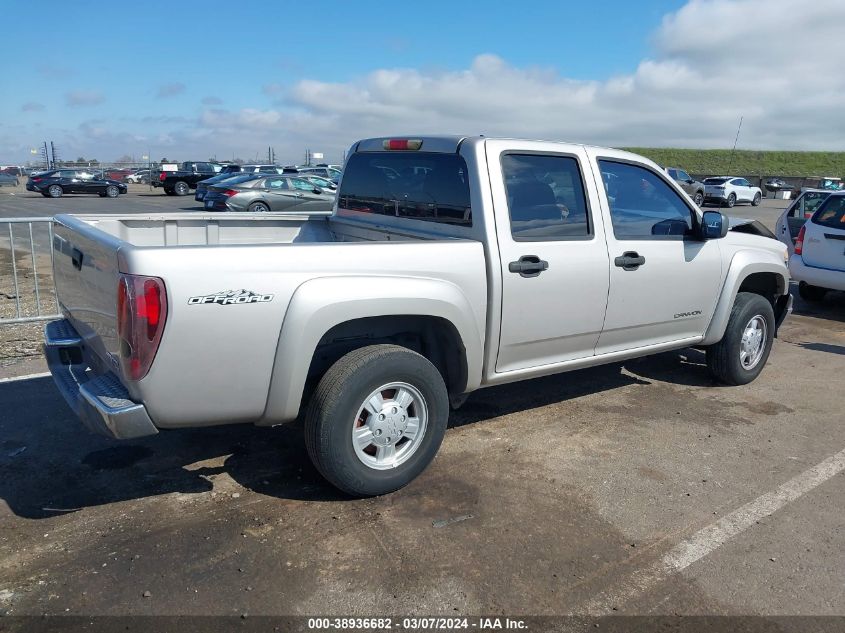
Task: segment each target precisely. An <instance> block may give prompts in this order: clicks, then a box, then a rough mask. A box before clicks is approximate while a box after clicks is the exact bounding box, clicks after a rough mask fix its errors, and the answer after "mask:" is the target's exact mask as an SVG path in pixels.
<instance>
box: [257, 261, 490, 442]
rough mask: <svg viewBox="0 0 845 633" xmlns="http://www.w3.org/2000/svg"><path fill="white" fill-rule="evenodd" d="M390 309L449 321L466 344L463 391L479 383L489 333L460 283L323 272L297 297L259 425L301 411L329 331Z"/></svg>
mask: <svg viewBox="0 0 845 633" xmlns="http://www.w3.org/2000/svg"><path fill="white" fill-rule="evenodd" d="M485 308H486V306H485ZM390 315H419V316H435V317H440V318H442V319H445V320H447V321H449V322H450V323H451V324H452V325H453V326H454V327H455V329H456V330H457V332H458V335H459V336H460V337H461V340H462V342H463V345H464V348H465V349H466V355H467V358H466V362H467V384H466V386H465V388H464V390H463V391H471V390H474V389H476V388H477V387H478V386H479V384H480V383H481V363H482V359H483V356H484V338H483V335H482V334H481V333H480V332H479V327H478V324H477V321H476V319H475V310H473V308H472V306H471V305H470V303H469V301H468V300H467V298H466V296H465V295H464V293H463V292H462V291H461V289H460V288H459V287H458V286H456V285H455V284H452V283H450V282H447V281H442V280H436V279H423V278H417V277H397V276H387V275H386V276H379V277H374V276H366V277H354V276H352V277H321V278H317V279H312V280H310V281H307V282H305V283H303V284H302V285H301V286H299V287H298V288H297V289H296V291H295V292H294V294H293V296H292V297H291V301H290V304H289V305H288V309H287V313H286V314H285V318H284V321H283V323H282V330H281V333H280V335H279V342H278V345H277V347H276V358H275V361H274V363H273V374H272V378H271V380H270V389H269V393H268V395H267V405H266V407H265V410H264V415H263V416H262V418H261V420H260V421H259V422H258V425H259V426H269V425H273V424H280V423H282V422H289V421H291V420H293V419H295V418H296V416H297V415H298V414H299V409H300V406H301V404H302V394H303V391H304V388H305V381H306V378H307V375H308V368H309V366H310V365H311V359H312V357H313V356H314V350H316V349H317V344H318V343H319V342H320V339H321V338H322V337H323V335H324V334H325V333H326V332H328V331H329V330H330V329H331V328H333V327H334V326H336V325H339V324H341V323H344V322H346V321H353V320H355V319H362V318H367V317H376V316H390ZM482 318H483V316H482Z"/></svg>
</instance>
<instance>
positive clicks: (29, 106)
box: [21, 101, 44, 112]
mask: <svg viewBox="0 0 845 633" xmlns="http://www.w3.org/2000/svg"><path fill="white" fill-rule="evenodd" d="M43 110H44V104H43V103H38V102H36V101H27V102H26V103H24V104H23V105H22V106H21V112H41V111H43Z"/></svg>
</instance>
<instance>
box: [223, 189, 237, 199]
mask: <svg viewBox="0 0 845 633" xmlns="http://www.w3.org/2000/svg"><path fill="white" fill-rule="evenodd" d="M239 193H240V191H235V190H234V189H226V191H224V192H223V195H224V196H226V197H227V198H231V197H232V196H236V195H238V194H239Z"/></svg>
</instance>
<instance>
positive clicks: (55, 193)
mask: <svg viewBox="0 0 845 633" xmlns="http://www.w3.org/2000/svg"><path fill="white" fill-rule="evenodd" d="M63 193H64V190H63V189H62V188H61V187H60V186H59V185H50V186H49V187H48V188H47V195H48V196H50V197H51V198H61V197H62V194H63Z"/></svg>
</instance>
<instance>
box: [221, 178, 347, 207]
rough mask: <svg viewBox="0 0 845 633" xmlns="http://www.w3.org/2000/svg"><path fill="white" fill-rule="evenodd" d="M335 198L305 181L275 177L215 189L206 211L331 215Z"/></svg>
mask: <svg viewBox="0 0 845 633" xmlns="http://www.w3.org/2000/svg"><path fill="white" fill-rule="evenodd" d="M334 197H335V196H334V192H328V191H323V190H322V189H320V188H319V187H317V186H315V185H314V184H313V183H310V182H308V181H307V180H305V179H303V178H296V177H293V176H285V175H274V176H268V177H266V178H258V179H255V180H250V181H247V182H241V183H238V184H234V185H226V184H224V183H219V184H216V185H212V186H210V187H209V188H208V192H207V193H206V196H205V209H206V210H207V211H241V212H243V211H247V212H249V213H267V212H271V211H272V212H279V211H284V212H293V213H313V212H330V211H331V210H332V205H333V204H334Z"/></svg>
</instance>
